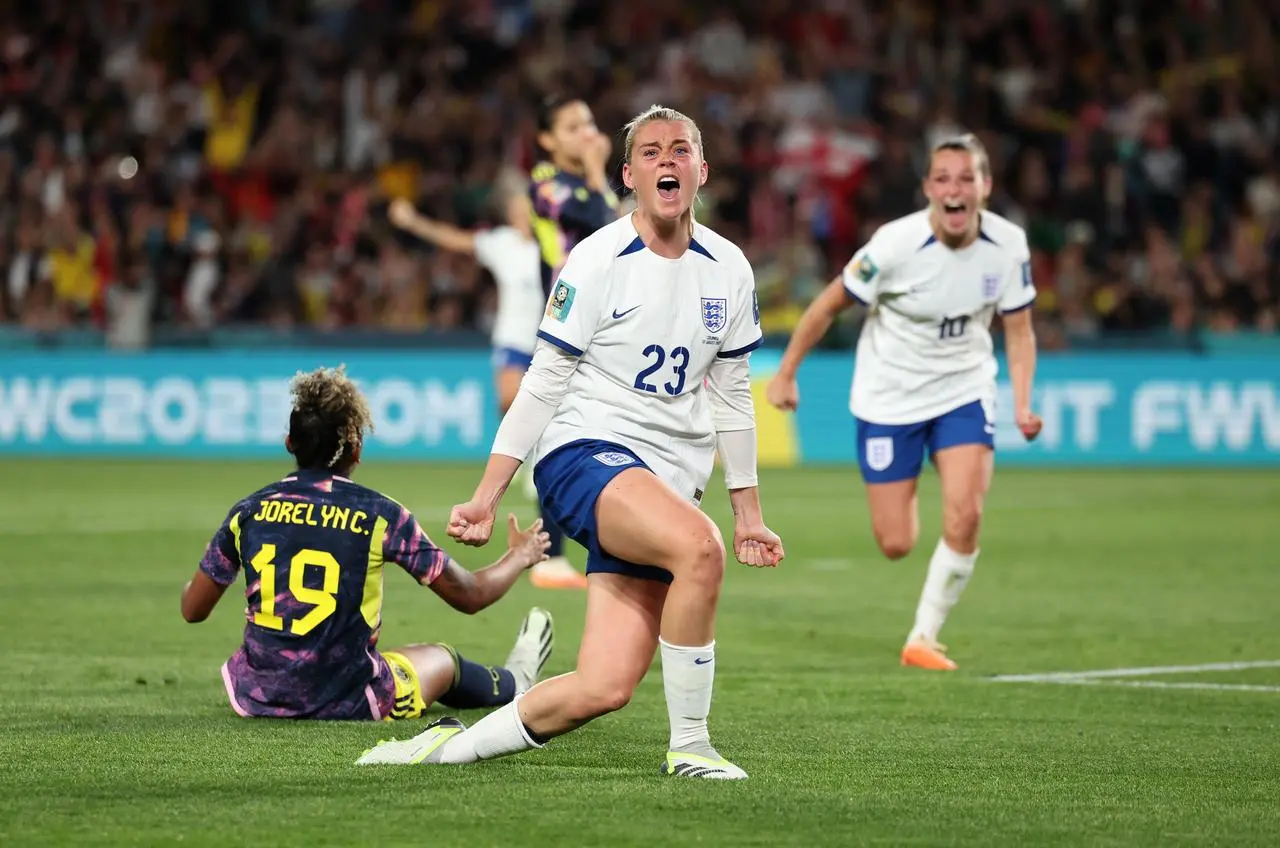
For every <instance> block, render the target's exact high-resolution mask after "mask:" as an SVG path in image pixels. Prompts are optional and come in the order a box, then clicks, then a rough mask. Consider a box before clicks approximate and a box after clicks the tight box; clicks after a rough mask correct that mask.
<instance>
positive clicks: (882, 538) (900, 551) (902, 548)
mask: <svg viewBox="0 0 1280 848" xmlns="http://www.w3.org/2000/svg"><path fill="white" fill-rule="evenodd" d="M876 544H877V545H879V546H880V553H882V554H884V555H885V556H886V557H887V558H889V559H893V560H898V559H904V558H905V557H906V556H908V555H909V554H910V553H911V549H912V548H914V547H915V539H912V538H910V537H909V536H907V535H905V534H896V535H894V534H885V535H877V536H876Z"/></svg>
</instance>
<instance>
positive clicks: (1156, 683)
mask: <svg viewBox="0 0 1280 848" xmlns="http://www.w3.org/2000/svg"><path fill="white" fill-rule="evenodd" d="M1001 682H1008V681H1001ZM1026 682H1028V683H1052V684H1054V685H1056V686H1128V687H1131V688H1135V689H1209V690H1212V691H1215V692H1280V686H1258V685H1255V684H1252V683H1195V682H1188V683H1170V682H1168V681H1165V680H1114V679H1112V680H1098V679H1093V678H1089V679H1086V678H1076V679H1074V680H1029V681H1026Z"/></svg>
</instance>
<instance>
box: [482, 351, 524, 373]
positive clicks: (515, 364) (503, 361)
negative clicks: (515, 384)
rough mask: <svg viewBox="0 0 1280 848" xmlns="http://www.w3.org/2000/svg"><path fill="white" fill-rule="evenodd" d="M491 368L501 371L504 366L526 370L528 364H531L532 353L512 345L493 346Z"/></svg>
mask: <svg viewBox="0 0 1280 848" xmlns="http://www.w3.org/2000/svg"><path fill="white" fill-rule="evenodd" d="M492 362H493V370H495V371H501V370H503V369H504V368H519V369H521V370H522V371H528V370H529V366H530V365H532V364H533V354H532V353H527V352H525V351H523V350H517V349H516V348H514V347H495V348H494V349H493V358H492Z"/></svg>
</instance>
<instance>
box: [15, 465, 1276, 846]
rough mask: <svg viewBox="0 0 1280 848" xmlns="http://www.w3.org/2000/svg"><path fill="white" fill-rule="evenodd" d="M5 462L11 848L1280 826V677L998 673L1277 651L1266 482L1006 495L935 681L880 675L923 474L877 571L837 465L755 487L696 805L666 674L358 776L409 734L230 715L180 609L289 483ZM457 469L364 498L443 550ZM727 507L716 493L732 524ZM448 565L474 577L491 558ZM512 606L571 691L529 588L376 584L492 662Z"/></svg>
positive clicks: (1148, 839)
mask: <svg viewBox="0 0 1280 848" xmlns="http://www.w3.org/2000/svg"><path fill="white" fill-rule="evenodd" d="M2 465H3V469H4V473H3V476H2V477H0V479H3V481H4V485H3V488H2V489H0V540H3V544H2V546H0V622H2V624H0V628H2V629H0V633H3V640H2V645H3V650H2V651H0V706H2V707H3V717H4V718H3V723H2V724H0V844H3V845H13V846H35V845H67V844H74V843H80V844H94V845H112V844H139V845H141V844H147V845H155V844H173V843H175V842H177V841H179V840H181V841H182V842H183V844H200V845H204V844H207V845H216V846H231V845H251V846H255V848H262V846H282V845H304V846H318V845H358V844H359V845H363V844H368V845H379V846H392V845H406V846H409V845H413V846H420V845H431V846H452V845H458V846H466V847H467V848H477V846H508V845H511V846H542V845H547V846H569V845H599V846H613V845H618V846H621V845H644V846H655V845H688V844H707V845H734V846H737V845H769V846H777V845H802V846H808V845H858V844H884V845H982V846H991V845H1036V846H1046V845H1117V846H1120V845H1124V846H1129V845H1162V846H1164V845H1211V844H1212V845H1224V844H1230V845H1235V846H1239V845H1273V844H1275V840H1276V838H1277V834H1280V691H1277V690H1280V668H1277V667H1270V668H1268V667H1259V668H1244V669H1235V668H1231V667H1227V668H1225V669H1223V668H1219V669H1216V670H1211V671H1205V672H1204V673H1196V672H1194V671H1192V672H1182V673H1173V674H1164V675H1156V676H1147V677H1132V678H1118V679H1114V678H1113V679H1107V678H1103V679H1094V680H1090V681H1082V685H1061V684H1054V683H1044V682H1012V683H1011V682H996V681H993V680H992V679H991V678H992V677H994V676H997V675H1019V674H1042V673H1046V672H1055V671H1090V670H1097V669H1113V668H1135V667H1151V666H1160V667H1164V666H1181V665H1193V666H1194V665H1200V664H1209V663H1244V662H1246V661H1266V660H1280V630H1277V628H1276V620H1277V614H1278V613H1280V560H1278V559H1277V553H1276V552H1277V550H1280V522H1278V520H1277V516H1278V515H1280V511H1278V508H1280V478H1277V476H1276V475H1275V473H1274V472H1262V471H1259V472H1255V473H1243V472H1233V473H1225V472H1208V471H1205V472H1173V471H1147V472H1121V471H1114V472H1112V471H1108V472H1092V471H1069V472H1067V471H1018V470H1009V469H1006V470H1002V471H1000V472H998V473H997V477H996V482H995V487H994V490H993V492H992V494H991V497H990V500H989V502H988V509H987V514H986V518H985V531H984V538H983V553H982V557H981V559H980V560H979V562H978V568H977V572H976V574H975V577H974V579H973V582H972V583H971V584H970V586H969V589H968V592H967V594H966V596H965V598H964V600H963V602H962V603H961V605H960V606H959V607H958V608H957V610H956V612H955V613H954V614H953V616H952V620H951V621H950V623H949V624H948V626H947V629H946V631H945V632H944V634H943V636H944V640H945V641H946V642H948V643H949V644H950V646H951V649H952V655H953V656H954V657H955V658H956V659H957V661H958V662H959V663H960V664H961V668H960V671H958V672H956V673H952V674H937V673H929V672H922V671H916V670H905V669H901V668H899V667H898V664H897V651H898V649H899V647H900V644H901V641H902V638H903V636H904V635H905V631H906V629H907V628H908V626H909V625H910V621H911V617H912V613H913V611H914V608H915V602H916V598H917V595H918V592H919V589H920V584H921V581H922V580H923V576H924V568H925V562H926V560H927V558H928V555H929V552H930V550H931V549H932V545H933V540H934V539H935V538H936V534H937V532H938V517H939V516H938V505H937V486H936V480H935V479H934V478H933V477H932V476H926V478H925V480H924V483H923V489H922V497H921V504H922V524H923V527H922V534H921V539H922V541H921V544H920V546H919V549H918V550H917V551H916V552H915V553H914V554H913V555H912V556H911V557H910V558H908V559H907V560H905V561H903V562H900V563H888V562H886V561H884V560H882V559H881V558H880V556H879V555H878V554H877V552H876V550H875V548H874V545H873V543H872V541H871V538H870V534H869V528H868V520H867V515H866V509H865V504H864V502H863V496H862V493H861V488H860V484H859V482H858V479H857V474H856V470H854V469H840V470H836V469H828V470H797V471H770V472H766V473H765V474H764V475H763V479H762V485H763V492H764V501H765V513H766V517H767V520H768V521H769V523H770V524H771V526H772V527H773V528H774V529H776V530H777V531H778V532H779V533H781V534H782V537H783V539H784V541H785V543H786V546H787V551H788V557H787V560H786V562H785V563H784V564H783V566H782V567H781V568H779V569H778V570H777V571H755V570H750V569H746V568H743V567H741V566H737V565H736V564H733V563H731V564H730V568H729V575H728V578H727V583H726V587H725V592H724V598H723V602H722V607H721V614H720V624H719V632H718V668H719V671H718V676H717V679H716V697H715V706H714V709H713V712H712V733H713V738H714V740H715V742H716V743H717V745H718V746H719V748H720V750H721V751H722V752H723V753H724V754H725V755H727V756H729V757H731V758H732V759H734V760H735V761H737V762H738V763H740V764H741V765H742V766H743V767H744V768H746V769H747V770H748V771H749V772H750V773H751V779H750V780H748V781H746V782H745V783H741V784H714V783H711V784H709V783H702V782H691V781H676V780H671V779H664V778H662V777H661V776H660V775H659V774H658V766H659V763H660V761H661V759H662V756H663V753H664V751H665V749H666V713H665V708H664V705H663V698H662V683H661V676H660V673H659V671H658V667H657V665H656V663H655V666H654V669H653V670H652V671H651V672H650V674H649V676H648V677H647V678H646V680H645V681H644V684H643V685H642V687H641V690H640V691H639V693H638V694H637V696H636V699H635V701H634V702H633V704H632V705H631V706H630V707H629V708H628V709H627V710H625V711H623V712H622V713H620V714H617V715H613V716H609V717H607V718H605V719H602V720H600V721H598V722H596V723H594V724H592V725H590V726H588V727H586V728H584V729H583V730H581V731H579V732H577V733H574V734H572V735H570V736H568V737H565V738H563V739H561V740H557V741H556V742H554V743H553V744H552V745H551V746H550V747H549V748H548V749H547V750H545V751H543V752H537V753H533V754H528V755H525V756H522V757H517V758H512V759H509V760H504V761H498V762H492V763H486V764H481V765H478V766H470V767H465V768H457V769H437V768H429V767H420V768H416V769H395V768H391V769H361V768H356V767H355V766H353V764H352V763H353V761H354V760H355V758H356V757H357V756H358V755H359V754H360V752H361V751H362V750H363V749H364V748H365V747H367V746H369V745H370V744H372V743H373V742H374V741H376V740H377V739H378V737H379V736H380V735H388V734H389V733H392V732H396V733H399V734H401V735H403V734H407V733H411V732H413V730H414V728H416V727H417V726H419V725H418V724H417V723H414V724H413V725H410V726H398V727H395V728H392V727H390V726H388V725H374V724H371V723H370V724H359V723H350V724H329V725H324V724H313V723H271V722H251V721H246V720H242V719H238V718H236V717H235V716H234V715H233V714H232V712H231V710H230V708H229V707H228V705H227V702H226V698H225V695H224V692H223V688H222V684H221V681H220V679H219V676H218V666H219V665H220V664H221V662H222V660H223V659H224V658H225V657H226V655H227V654H229V653H230V652H231V651H232V650H234V648H235V647H236V644H237V643H238V640H239V638H240V631H241V627H242V624H243V619H242V609H243V605H242V601H241V597H240V595H239V594H238V593H237V592H230V593H228V595H227V596H226V598H225V599H224V601H223V604H222V605H221V606H220V607H219V609H218V610H217V611H216V612H215V613H214V615H213V617H212V618H211V619H210V620H209V621H208V622H206V623H204V624H201V625H198V626H192V625H188V624H186V623H184V622H183V621H182V620H181V617H180V616H179V614H178V594H179V592H180V590H181V588H182V585H183V583H184V582H185V581H186V580H187V579H188V577H189V576H190V574H191V572H192V571H193V569H194V567H195V564H196V562H197V560H198V559H199V556H200V553H201V551H202V550H203V547H204V544H205V542H206V541H207V539H208V537H209V535H210V534H211V533H212V531H213V530H214V528H215V527H216V526H217V524H218V522H219V521H220V520H221V518H222V517H223V516H224V515H225V512H226V510H227V508H228V507H229V506H230V505H231V504H232V503H233V502H234V501H235V500H236V499H237V498H238V497H240V496H242V495H244V494H246V493H248V492H249V491H251V490H253V489H254V488H257V487H258V486H259V485H261V484H263V483H265V482H266V481H268V480H270V479H272V478H273V477H275V476H277V475H279V474H280V473H281V472H282V471H284V470H285V468H284V466H283V464H280V465H271V464H249V463H245V464H236V463H231V464H224V463H218V464H214V463H158V462H156V463H148V462H124V461H119V462H106V461H89V460H86V461H75V462H71V461H59V462H53V461H25V460H24V461H17V460H13V459H6V460H4V462H3V464H2ZM477 474H478V469H477V468H472V467H459V466H414V465H394V464H391V463H387V462H378V463H373V464H371V465H370V466H368V467H366V468H364V469H362V470H361V472H360V474H359V479H361V480H362V481H363V482H366V483H368V484H370V485H373V486H375V487H378V488H381V489H383V490H384V491H386V492H387V493H388V494H390V495H392V496H394V497H396V498H398V499H399V500H401V501H402V502H404V503H406V504H407V505H409V506H410V507H411V508H413V509H414V510H415V511H416V512H417V513H418V514H419V516H420V518H421V520H422V522H423V524H424V526H426V527H427V529H428V532H430V533H431V534H432V535H433V536H434V537H435V538H436V539H437V541H441V540H442V539H443V537H444V533H443V525H444V518H445V516H446V515H447V511H448V507H449V506H450V505H451V503H452V502H454V501H455V500H459V499H461V498H462V497H463V496H464V495H465V494H467V493H469V492H470V489H471V486H472V485H473V484H474V480H475V478H476V475H477ZM718 486H719V484H718V482H716V483H713V487H712V488H713V489H715V488H718ZM510 504H515V505H516V506H517V511H518V512H519V513H520V514H521V515H522V516H526V517H528V516H531V515H532V510H531V509H530V507H529V505H528V504H526V503H524V502H523V501H521V500H519V499H518V498H515V497H513V498H512V499H511V501H510ZM726 506H727V504H726V500H725V498H724V496H723V495H722V494H719V493H717V494H714V495H713V496H712V497H710V499H709V506H708V509H709V510H710V512H711V514H712V515H713V516H714V517H715V518H716V519H717V520H718V521H719V522H720V525H721V527H722V528H724V530H725V531H726V533H728V531H729V528H730V526H731V525H730V523H729V518H728V512H727V508H726ZM453 552H454V553H456V554H458V555H459V558H460V559H461V560H462V561H463V562H464V563H466V564H468V565H471V566H476V565H479V564H481V563H482V562H483V561H485V558H486V557H488V556H489V555H491V554H492V555H494V556H496V554H497V551H496V549H495V550H490V549H484V550H482V551H479V552H476V551H469V550H468V551H462V550H454V551H453ZM577 553H578V554H580V553H581V551H577ZM579 561H580V560H579ZM534 603H537V604H541V605H544V606H547V607H549V608H550V609H551V610H552V611H553V612H554V614H555V616H556V621H557V630H558V637H559V641H558V643H557V646H556V653H555V655H554V656H553V657H552V660H551V663H550V665H549V667H548V669H547V671H548V672H550V673H559V672H562V671H565V670H567V669H569V668H571V667H572V666H573V661H574V654H575V651H576V648H577V641H578V636H579V634H580V626H581V619H582V608H583V597H582V595H581V594H576V593H563V592H559V593H556V592H538V591H537V590H534V589H532V588H531V587H530V586H529V585H528V583H527V582H522V583H521V584H520V585H519V586H518V587H517V588H516V589H515V590H514V591H513V592H512V594H511V595H510V596H509V597H508V598H506V599H504V600H503V601H502V602H500V603H498V604H497V605H495V606H494V607H493V608H491V609H490V610H488V611H486V612H484V613H482V614H481V615H479V616H476V617H474V618H467V617H465V616H462V615H459V614H456V613H454V612H452V611H450V610H449V609H448V608H446V607H445V605H444V604H443V603H441V602H440V601H439V600H437V599H436V598H435V597H434V595H433V594H432V593H431V592H429V591H428V590H425V589H419V588H418V587H416V586H415V585H414V584H413V583H412V581H411V580H410V579H409V578H408V577H407V576H406V575H403V574H400V573H398V572H397V573H394V574H392V573H390V572H389V573H388V578H387V594H386V606H385V611H384V612H385V614H384V624H383V631H382V644H383V645H384V646H386V647H390V646H392V645H395V644H397V643H401V642H406V641H421V640H436V639H439V640H448V641H450V642H452V643H453V644H454V645H456V646H458V648H459V649H460V650H461V651H462V652H464V653H465V654H467V655H470V656H472V657H474V658H476V659H481V660H487V661H499V660H501V658H502V657H503V656H505V654H506V651H507V648H508V646H509V643H510V640H511V638H512V637H513V635H514V630H515V628H516V625H517V623H518V622H519V620H520V617H521V615H522V614H523V612H524V610H525V608H526V607H528V606H529V605H531V604H534ZM1135 682H1136V683H1138V684H1140V685H1134V683H1135ZM1151 683H1157V684H1161V688H1157V687H1156V686H1152V685H1148V684H1151ZM1175 683H1176V684H1180V685H1178V686H1164V685H1163V684H1175ZM1246 686H1247V687H1251V688H1240V687H1246ZM437 714H438V711H437V710H433V712H432V715H433V716H434V715H437ZM478 717H479V714H478V713H470V714H464V715H463V718H464V719H467V720H469V721H473V720H475V719H476V718H478Z"/></svg>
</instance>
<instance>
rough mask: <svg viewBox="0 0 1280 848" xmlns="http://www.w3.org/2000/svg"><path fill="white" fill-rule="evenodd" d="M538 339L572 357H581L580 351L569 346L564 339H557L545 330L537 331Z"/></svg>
mask: <svg viewBox="0 0 1280 848" xmlns="http://www.w3.org/2000/svg"><path fill="white" fill-rule="evenodd" d="M538 338H540V339H542V340H543V341H546V342H550V343H551V344H553V345H555V346H556V347H558V348H560V349H561V350H563V351H564V352H565V353H568V354H572V355H573V356H582V351H581V350H579V349H578V348H576V347H574V346H573V345H571V344H569V343H568V342H567V341H565V340H564V339H557V338H556V337H555V336H553V335H551V334H550V333H548V332H547V331H546V330H539V331H538Z"/></svg>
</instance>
